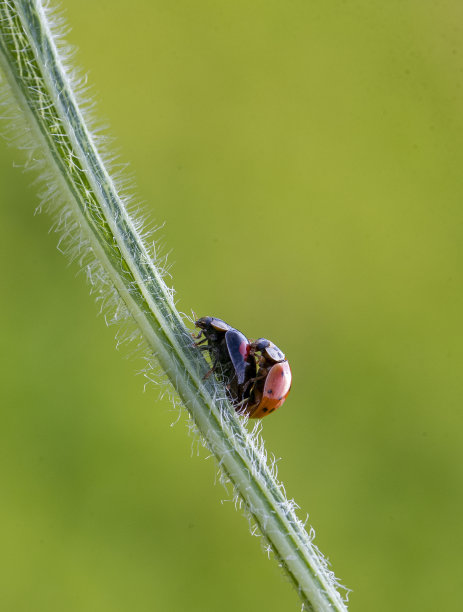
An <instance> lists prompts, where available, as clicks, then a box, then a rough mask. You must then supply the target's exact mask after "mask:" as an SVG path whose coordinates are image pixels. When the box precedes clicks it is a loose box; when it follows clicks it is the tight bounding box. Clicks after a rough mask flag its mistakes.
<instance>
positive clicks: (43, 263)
mask: <svg viewBox="0 0 463 612" xmlns="http://www.w3.org/2000/svg"><path fill="white" fill-rule="evenodd" d="M63 6H64V8H65V9H66V16H67V19H68V22H69V24H70V25H71V26H72V32H71V33H70V34H69V35H68V39H69V40H70V42H72V43H73V44H76V45H78V46H79V48H80V51H79V53H78V55H77V63H78V64H79V65H81V66H82V67H83V68H84V69H86V70H88V71H89V73H90V82H91V83H93V85H94V86H95V88H94V91H95V92H96V97H97V100H98V109H99V117H100V118H101V121H102V122H104V121H106V120H107V121H108V122H109V124H110V125H111V133H112V134H113V135H115V136H116V137H117V143H118V147H119V148H120V150H121V152H122V159H123V160H124V161H127V160H128V161H130V163H131V170H132V171H133V172H134V175H135V182H136V185H137V188H136V192H137V194H138V196H139V197H140V199H141V200H144V201H146V203H147V208H148V210H149V212H150V216H151V218H152V219H154V220H155V221H156V222H158V223H161V222H163V221H166V227H165V229H164V230H163V237H164V241H165V244H166V249H167V250H172V253H171V255H170V261H171V262H172V263H174V267H173V275H174V280H173V282H174V285H175V287H176V289H177V297H178V300H179V308H180V310H183V311H185V312H190V311H191V309H192V308H193V309H194V310H195V311H196V313H197V314H198V315H206V314H213V315H216V316H219V317H222V318H224V319H225V320H226V321H228V322H230V323H231V324H233V325H234V326H236V327H238V328H239V329H241V330H242V331H243V332H245V333H246V334H247V335H249V336H251V337H258V336H261V335H263V336H267V337H270V338H271V339H272V340H273V341H274V342H276V343H277V344H278V345H279V346H280V347H281V348H282V349H283V350H284V351H285V352H286V353H287V355H288V356H289V358H290V362H291V366H292V370H293V375H294V385H293V390H292V393H291V396H290V398H289V400H288V401H287V403H286V404H285V406H284V407H283V408H282V409H281V410H280V411H279V412H278V413H277V414H275V415H274V416H272V417H270V418H268V419H267V420H265V421H264V423H263V425H264V437H265V438H266V440H267V443H268V448H269V450H271V451H273V452H274V453H275V455H276V456H277V457H282V458H283V459H282V461H281V462H280V463H279V466H280V476H281V478H282V479H283V481H284V482H285V485H286V489H287V492H288V495H289V496H290V497H294V498H295V499H296V501H297V502H298V503H299V504H300V506H301V517H303V518H304V517H305V514H306V512H309V513H310V519H309V523H310V524H312V525H313V526H314V527H315V529H316V531H317V539H316V543H317V544H318V545H319V547H320V548H321V549H322V550H323V552H324V553H325V554H326V555H327V556H328V557H329V558H330V560H331V561H332V563H333V569H334V570H335V571H336V573H337V574H338V575H339V576H340V578H341V579H342V581H343V582H344V583H345V584H347V585H348V586H349V587H350V588H351V589H353V593H352V594H351V598H350V599H351V606H350V607H351V609H352V610H356V611H371V610H375V611H376V612H382V611H386V610H387V611H389V610H446V609H450V608H458V607H459V605H458V601H459V599H460V590H461V586H462V584H461V567H460V563H461V555H462V552H463V551H462V538H461V535H462V534H461V526H460V523H461V516H462V493H461V485H462V416H461V412H462V410H461V407H462V398H463V385H462V377H461V371H462V365H463V348H462V312H463V287H462V279H461V276H462V274H461V271H462V262H463V240H462V234H463V206H462V203H463V179H462V162H463V158H462V153H463V132H462V128H463V89H462V84H463V5H462V4H461V2H458V1H457V0H453V1H451V0H448V1H441V2H426V1H425V2H423V1H417V0H416V1H412V0H408V1H404V2H400V3H399V2H386V3H384V2H370V1H366V0H362V1H350V2H345V1H335V2H330V3H326V2H321V1H308V0H301V1H299V0H298V1H292V2H268V1H266V2H252V3H249V2H242V1H238V2H233V3H231V2H201V1H200V2H195V3H192V2H185V1H180V2H175V3H172V2H158V1H155V2H152V1H148V0H145V1H142V0H138V1H134V2H132V3H131V4H130V5H127V3H126V2H121V1H117V2H115V1H111V2H109V1H100V2H98V3H95V2H90V0H79V1H77V0H74V1H71V0H65V1H64V2H63ZM20 159H21V158H20V156H19V154H18V153H17V152H16V151H14V150H12V149H8V148H7V146H6V145H5V144H2V145H1V148H0V185H1V198H2V204H3V205H2V206H1V207H0V232H1V239H0V254H1V260H2V289H1V291H0V300H1V303H0V311H1V315H2V321H3V326H2V328H3V331H2V334H1V336H2V350H1V357H0V359H1V362H2V364H1V369H0V372H1V381H0V383H1V389H2V393H1V396H2V400H1V405H2V408H1V427H0V453H1V461H0V483H1V502H0V542H1V555H0V609H1V610H5V611H15V612H16V611H18V612H19V611H21V612H22V611H24V612H26V611H27V612H29V611H34V612H39V611H40V612H42V611H43V612H48V611H50V612H55V611H58V610H59V611H61V610H66V611H67V612H74V611H82V610H85V611H86V612H106V611H111V612H123V611H124V612H125V611H127V610H137V612H145V611H153V610H172V611H180V610H182V611H183V610H190V611H198V612H199V611H201V612H209V611H210V612H212V611H216V610H221V611H224V612H225V611H228V610H230V611H232V610H233V611H236V610H239V611H241V612H250V611H255V610H264V609H265V610H298V609H299V603H298V599H297V596H296V594H295V593H294V592H293V591H292V589H291V587H290V585H289V584H288V583H286V581H285V579H284V578H283V577H282V576H281V574H280V571H279V569H278V567H277V565H276V564H275V563H274V562H273V561H270V562H269V561H268V560H267V558H266V555H264V554H263V553H262V551H261V549H260V546H259V541H258V540H257V539H255V538H252V537H250V535H249V529H248V526H247V523H246V520H245V519H244V518H243V517H242V516H241V515H240V514H239V513H237V512H235V510H234V508H233V505H232V504H231V503H221V500H224V499H226V498H227V494H226V492H224V490H223V489H222V488H221V487H220V485H218V486H214V485H213V482H214V476H215V466H214V463H213V461H212V460H208V461H206V460H205V457H206V455H207V453H206V452H205V451H201V452H200V453H199V457H198V456H197V452H196V442H195V440H194V439H193V438H192V437H190V436H189V435H188V432H187V428H186V427H185V426H184V424H182V423H183V422H184V419H183V418H182V419H181V420H180V422H179V423H178V424H177V425H175V426H174V427H171V423H173V422H174V421H176V420H177V412H175V411H172V408H171V406H170V404H169V403H168V402H167V401H162V402H161V401H158V399H157V391H156V389H149V390H147V392H146V393H143V380H142V377H141V376H136V375H135V371H136V369H137V367H140V364H139V363H137V362H135V363H133V362H130V361H127V360H124V359H121V355H120V354H119V353H118V352H117V351H116V350H115V348H114V347H115V342H114V334H115V328H107V327H106V326H105V324H104V320H103V318H102V317H97V316H96V315H97V307H96V306H95V305H94V303H93V301H92V299H91V298H90V297H89V295H88V290H87V288H86V286H85V282H84V277H83V275H79V274H77V272H78V270H77V268H75V267H73V266H71V268H68V267H67V262H66V260H65V259H64V258H63V257H62V256H61V254H60V253H59V252H58V251H57V249H56V243H57V236H56V235H54V234H53V233H48V230H49V227H50V224H51V222H50V219H49V218H48V217H47V216H46V215H39V216H34V215H33V211H34V208H35V206H36V204H37V199H36V197H35V188H34V187H31V186H30V185H29V183H30V176H29V175H24V174H22V173H21V171H20V170H18V169H15V168H13V165H14V162H15V161H19V160H20ZM191 455H193V457H191Z"/></svg>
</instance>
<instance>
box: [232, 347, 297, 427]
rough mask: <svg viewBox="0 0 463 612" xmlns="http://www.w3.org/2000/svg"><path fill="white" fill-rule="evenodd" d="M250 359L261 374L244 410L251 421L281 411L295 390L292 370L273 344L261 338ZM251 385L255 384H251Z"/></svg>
mask: <svg viewBox="0 0 463 612" xmlns="http://www.w3.org/2000/svg"><path fill="white" fill-rule="evenodd" d="M249 352H250V355H251V356H255V355H256V353H259V354H260V355H259V356H258V357H254V358H255V359H256V360H257V364H258V368H259V369H258V371H257V376H256V378H255V379H254V385H253V386H252V388H251V392H250V398H249V401H248V403H247V405H246V406H245V408H244V412H245V413H246V414H249V417H250V418H251V419H261V418H263V417H264V416H267V415H268V414H270V413H272V412H274V411H275V410H276V409H277V408H279V407H280V406H281V405H282V404H283V403H284V401H285V399H286V398H287V397H288V394H289V392H290V390H291V378H292V377H291V368H290V367H289V363H288V361H287V359H286V357H285V355H284V353H283V352H282V351H281V350H280V349H279V348H278V347H277V346H276V345H275V344H273V342H270V340H267V339H266V338H259V340H256V341H255V342H251V344H250V350H249ZM249 382H251V381H249Z"/></svg>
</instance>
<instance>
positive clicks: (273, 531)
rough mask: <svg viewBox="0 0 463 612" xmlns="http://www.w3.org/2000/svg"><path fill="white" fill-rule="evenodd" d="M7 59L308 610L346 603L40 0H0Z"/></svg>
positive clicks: (105, 248) (115, 271)
mask: <svg viewBox="0 0 463 612" xmlns="http://www.w3.org/2000/svg"><path fill="white" fill-rule="evenodd" d="M0 66H1V67H2V69H3V72H4V75H5V77H6V79H7V82H8V84H9V90H10V91H11V92H12V94H13V96H14V99H15V100H16V104H19V107H20V108H21V110H22V111H23V114H24V115H25V117H26V120H27V122H28V126H29V127H28V129H29V132H30V133H31V134H32V136H33V139H34V142H35V146H37V145H39V146H40V148H41V155H42V156H43V157H44V158H45V162H46V163H47V165H48V168H49V169H50V170H51V173H52V174H53V177H54V178H53V180H54V184H55V185H58V193H59V196H60V197H61V203H62V206H63V207H64V209H65V210H66V211H71V215H72V218H73V220H74V224H73V225H71V227H70V229H69V231H70V232H71V233H72V232H74V233H75V234H76V236H77V238H76V239H77V240H78V241H82V239H84V240H85V242H86V244H87V245H88V249H89V251H90V253H91V256H92V257H93V258H94V259H95V260H96V261H97V262H98V264H99V265H101V266H102V268H103V270H104V273H105V275H106V277H107V278H109V281H110V284H111V286H112V287H114V288H115V289H116V291H117V294H118V296H120V299H122V301H123V303H124V305H125V308H126V309H127V310H128V312H129V313H130V315H131V317H132V318H133V319H134V321H135V322H136V325H137V326H138V328H139V330H140V332H141V335H142V337H143V339H144V341H145V342H146V344H147V345H148V346H149V348H150V350H151V353H154V354H155V355H156V358H157V360H158V361H159V363H160V365H161V367H162V369H163V370H164V372H165V373H166V375H167V377H168V378H169V379H170V382H171V383H172V385H173V387H174V389H175V391H176V392H177V393H178V395H179V396H180V398H181V400H182V402H183V404H184V405H185V407H186V408H187V410H188V411H189V413H190V415H191V417H192V418H193V420H194V423H195V424H196V426H197V428H198V430H199V432H200V433H201V435H202V436H203V438H204V440H205V442H206V444H207V446H208V447H209V448H210V450H211V451H212V452H213V453H214V455H215V456H216V458H217V461H218V462H219V465H220V467H221V469H222V470H223V472H224V473H225V475H226V478H227V479H229V480H230V481H231V482H232V483H233V486H234V487H235V492H236V494H237V495H238V496H239V497H240V498H241V499H242V500H243V501H244V504H245V507H246V509H247V511H248V512H249V513H250V514H251V516H252V518H253V519H254V521H255V522H256V523H257V525H258V526H259V529H260V531H261V532H262V534H263V536H264V537H265V538H266V540H267V541H268V543H269V545H270V546H271V548H272V550H273V552H274V554H275V556H276V558H277V560H278V562H279V563H280V565H281V567H282V568H283V570H284V571H285V572H286V573H287V575H288V576H289V577H290V579H291V581H292V582H293V584H294V585H295V587H296V589H297V591H298V592H299V594H300V597H301V599H302V601H303V603H304V606H305V609H308V610H345V609H346V608H345V606H344V604H343V601H342V599H341V597H340V595H339V593H338V591H337V589H336V581H335V579H334V577H333V575H332V573H331V572H330V571H329V570H328V569H327V566H326V562H325V561H324V560H323V558H322V557H321V555H320V553H319V552H318V550H317V549H316V547H315V546H313V544H312V543H311V538H309V536H308V534H307V532H306V531H305V528H304V526H303V524H302V523H301V521H300V520H299V519H298V518H297V516H296V514H295V511H294V504H293V503H292V502H290V501H288V499H287V498H286V496H285V495H284V492H283V487H282V486H281V484H280V483H278V481H277V479H276V477H275V474H274V473H273V471H272V470H271V469H270V468H269V467H268V465H267V460H266V453H265V451H264V450H263V448H262V445H261V443H260V442H259V440H258V439H257V436H256V435H255V434H253V433H249V432H248V431H247V429H246V428H245V426H244V422H243V421H242V420H241V419H240V418H238V417H237V416H236V414H235V412H234V410H233V407H232V406H230V405H229V403H228V402H227V400H226V399H225V397H224V396H225V394H224V389H223V387H222V386H221V385H220V384H219V383H218V382H217V381H215V380H214V377H212V376H211V377H209V378H208V379H207V380H204V374H205V372H206V371H207V367H208V366H207V364H206V362H205V360H204V358H203V357H202V356H201V354H200V351H198V350H196V349H195V348H194V347H193V346H192V341H191V336H190V334H189V332H188V330H187V328H186V327H185V325H184V324H183V321H182V319H181V318H180V316H179V314H178V312H177V310H176V309H175V306H174V303H173V300H172V296H171V292H170V290H169V289H168V288H167V287H166V285H165V283H164V281H163V279H162V275H161V273H160V270H159V268H158V266H156V264H155V262H154V261H153V260H152V258H151V257H150V255H149V253H148V251H147V248H146V246H145V244H144V242H143V240H142V237H141V236H140V234H139V232H138V231H137V229H136V224H135V223H134V221H133V220H132V218H131V217H130V215H129V214H128V212H127V208H126V205H125V202H124V199H123V198H122V197H121V195H120V194H119V191H118V189H117V187H116V184H115V181H114V180H113V178H112V177H111V175H110V173H109V172H108V169H107V166H106V164H105V163H104V162H103V159H102V157H101V154H100V153H99V152H98V150H97V148H96V145H95V139H94V137H93V136H92V135H91V132H90V130H89V129H88V127H87V124H86V122H85V121H84V116H83V112H82V110H81V108H80V107H79V105H78V103H77V101H76V93H75V89H74V85H73V83H72V80H71V79H70V77H69V76H68V75H67V73H66V71H65V69H64V67H63V63H62V59H61V57H60V54H59V53H58V51H57V47H56V42H55V38H54V37H53V35H52V33H51V29H50V23H49V21H48V19H47V15H46V12H45V10H44V7H43V6H42V4H41V2H39V0H35V1H34V0H17V1H14V0H7V1H5V0H0ZM31 146H32V145H31ZM67 227H68V228H69V222H67ZM67 231H68V230H67ZM71 238H72V236H71Z"/></svg>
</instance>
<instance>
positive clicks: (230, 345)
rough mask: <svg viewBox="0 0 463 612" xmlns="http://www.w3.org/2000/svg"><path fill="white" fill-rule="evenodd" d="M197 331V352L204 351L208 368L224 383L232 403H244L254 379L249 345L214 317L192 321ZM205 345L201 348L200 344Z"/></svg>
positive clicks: (234, 330)
mask: <svg viewBox="0 0 463 612" xmlns="http://www.w3.org/2000/svg"><path fill="white" fill-rule="evenodd" d="M195 326H196V327H199V329H200V330H201V331H200V332H199V334H198V335H197V336H195V339H196V340H199V339H200V338H201V336H204V337H203V339H202V340H200V341H199V342H196V346H198V347H199V348H200V349H201V350H207V351H208V352H209V355H210V357H211V359H212V369H211V370H210V371H209V372H208V373H207V374H206V377H208V376H210V374H211V373H212V372H214V371H215V372H216V374H217V376H218V378H219V379H220V380H222V382H224V383H225V385H226V387H227V389H228V391H229V393H230V396H231V399H232V401H233V403H234V404H235V405H236V404H245V403H247V401H248V398H249V395H250V393H251V388H252V387H251V381H252V380H254V379H255V378H256V374H257V365H256V359H255V357H254V356H253V355H252V356H251V353H250V343H249V340H248V339H247V338H246V336H245V335H244V334H242V333H241V332H240V331H238V330H237V329H235V328H234V327H232V326H231V325H229V324H228V323H225V321H222V319H217V318H216V317H202V318H201V319H198V320H197V321H196V322H195ZM204 343H206V344H205V346H201V345H202V344H204Z"/></svg>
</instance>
